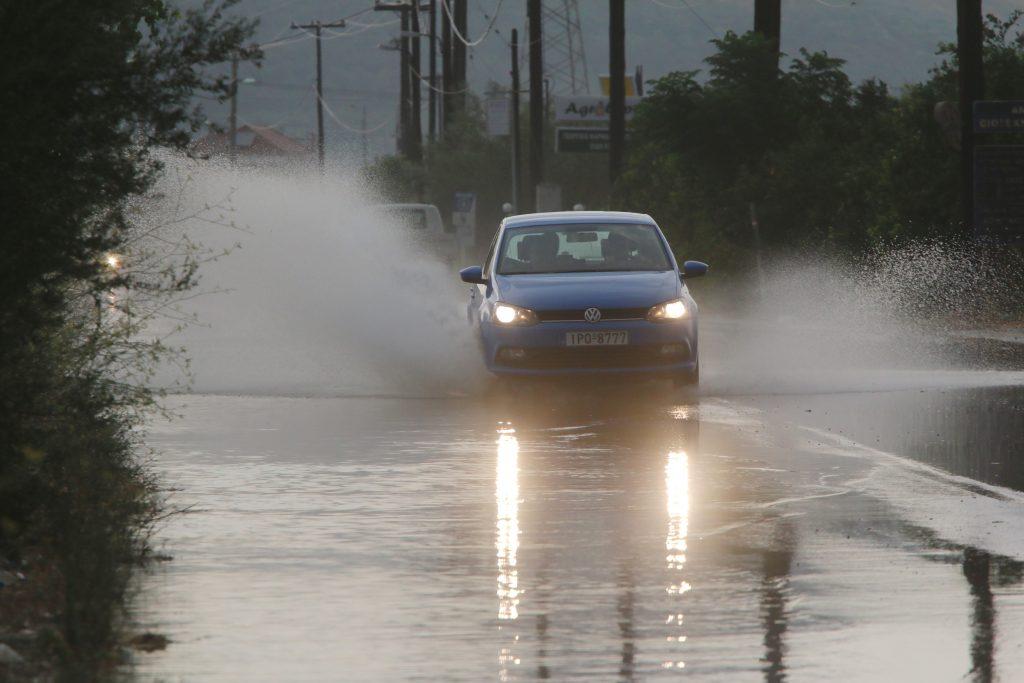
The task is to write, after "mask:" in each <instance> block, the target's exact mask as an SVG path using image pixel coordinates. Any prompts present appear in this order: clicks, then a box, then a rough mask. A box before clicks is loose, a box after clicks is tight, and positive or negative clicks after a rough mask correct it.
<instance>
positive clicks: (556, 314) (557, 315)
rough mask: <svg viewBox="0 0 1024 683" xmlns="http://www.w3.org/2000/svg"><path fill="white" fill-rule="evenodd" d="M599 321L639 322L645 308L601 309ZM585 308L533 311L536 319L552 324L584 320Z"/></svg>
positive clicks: (645, 311) (645, 315)
mask: <svg viewBox="0 0 1024 683" xmlns="http://www.w3.org/2000/svg"><path fill="white" fill-rule="evenodd" d="M599 310H600V311H601V321H602V322H603V321H605V320H641V319H643V318H646V317H647V309H646V308H602V309H599ZM584 311H586V309H585V308H578V309H569V310H558V311H535V313H536V314H537V319H538V320H540V321H541V322H554V321H556V320H570V321H576V320H584V318H583V313H584Z"/></svg>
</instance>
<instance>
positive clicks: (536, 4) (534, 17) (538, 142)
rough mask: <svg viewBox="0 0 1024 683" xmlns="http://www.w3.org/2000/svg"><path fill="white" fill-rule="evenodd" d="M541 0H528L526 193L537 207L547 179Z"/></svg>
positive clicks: (531, 202)
mask: <svg viewBox="0 0 1024 683" xmlns="http://www.w3.org/2000/svg"><path fill="white" fill-rule="evenodd" d="M540 10H541V6H540V0H527V3H526V17H527V21H528V22H529V32H530V188H529V191H528V192H527V197H529V199H530V204H531V205H533V206H534V207H535V208H536V204H537V185H539V184H540V183H541V182H543V181H544V52H543V34H542V33H541V25H540V21H541V19H540V15H541V11H540Z"/></svg>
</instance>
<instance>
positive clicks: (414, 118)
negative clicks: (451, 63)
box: [409, 0, 423, 162]
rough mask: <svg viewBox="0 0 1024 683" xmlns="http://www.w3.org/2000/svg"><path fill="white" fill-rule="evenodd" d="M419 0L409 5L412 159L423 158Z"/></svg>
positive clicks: (410, 134)
mask: <svg viewBox="0 0 1024 683" xmlns="http://www.w3.org/2000/svg"><path fill="white" fill-rule="evenodd" d="M418 2H419V0H415V2H414V3H413V4H412V5H410V7H409V13H410V14H411V16H412V22H411V28H412V33H413V36H412V37H410V38H409V41H410V44H411V46H412V52H411V53H410V55H409V59H410V60H411V62H412V64H411V68H410V69H409V87H411V88H412V99H411V101H410V103H409V115H410V118H409V121H410V123H411V124H412V125H411V126H410V128H411V130H410V131H409V137H410V141H409V158H410V159H411V160H413V161H417V162H418V161H422V160H423V119H422V111H421V110H422V106H421V102H422V100H421V95H422V90H421V89H420V74H421V73H423V71H422V69H421V68H420V41H421V38H420V8H419V5H418Z"/></svg>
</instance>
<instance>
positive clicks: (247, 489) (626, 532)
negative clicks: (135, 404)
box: [132, 373, 1024, 681]
mask: <svg viewBox="0 0 1024 683" xmlns="http://www.w3.org/2000/svg"><path fill="white" fill-rule="evenodd" d="M919 379H920V378H919ZM976 380H977V381H974V382H972V384H974V385H977V386H975V387H974V388H959V389H957V388H952V386H954V385H955V383H953V382H946V383H945V384H947V386H942V385H943V382H941V381H936V379H935V377H934V376H933V377H932V378H931V379H930V380H929V381H926V382H917V384H918V385H920V386H926V387H928V388H926V389H921V388H904V389H897V390H890V391H860V392H857V391H852V392H848V393H841V394H814V393H790V394H779V395H772V394H767V393H761V394H759V395H754V396H741V395H719V396H714V395H703V396H687V395H677V394H672V393H669V392H668V391H667V390H659V389H657V388H654V389H652V388H650V387H644V386H640V387H618V388H616V387H609V388H605V389H600V390H593V391H573V390H571V389H567V388H558V389H551V390H549V389H547V388H544V389H539V390H537V389H535V390H532V391H527V392H526V393H524V394H521V395H518V396H514V397H508V396H500V395H497V396H493V395H492V396H487V397H474V398H460V399H409V398H356V397H348V398H345V397H340V398H338V397H320V398H317V397H313V398H286V397H270V396H268V397H250V396H225V395H189V396H180V397H175V398H173V399H172V400H171V406H172V407H173V408H175V409H176V410H178V411H179V412H180V414H181V419H178V420H175V421H170V422H164V421H161V422H158V423H156V424H154V426H153V428H152V431H151V435H150V439H149V442H150V444H151V445H152V446H153V447H154V448H155V449H156V450H157V455H156V457H155V463H154V464H155V467H156V469H157V471H158V473H159V474H160V475H161V476H162V478H163V481H164V482H165V483H166V484H167V485H168V486H172V487H174V488H175V489H177V490H176V491H175V492H174V493H173V495H172V498H171V501H172V503H173V504H175V505H177V506H180V507H184V508H188V510H189V511H188V513H187V514H182V515H178V516H174V517H172V518H170V519H169V520H168V521H167V522H166V523H165V525H164V526H163V527H162V528H161V530H160V533H159V536H158V539H157V542H158V545H159V546H160V549H161V550H162V551H163V552H166V553H168V554H169V555H172V556H173V557H174V559H173V561H171V562H167V563H162V564H160V565H159V566H158V567H156V568H155V569H153V570H152V571H151V572H149V573H148V574H147V575H146V576H145V577H143V580H142V586H141V589H142V590H141V591H140V598H139V600H138V601H137V608H136V617H137V619H138V621H139V623H140V625H141V627H143V628H148V629H152V630H154V631H158V632H161V633H165V634H166V635H167V636H169V638H170V639H171V644H170V646H169V647H168V649H167V650H166V651H163V652H156V653H152V654H140V655H138V656H137V657H136V662H135V666H134V668H133V670H132V673H133V674H134V675H135V676H136V677H137V678H138V679H140V680H160V681H179V680H180V681H196V680H203V681H207V680H210V681H251V680H288V681H306V680H345V681H380V680H429V681H436V680H470V681H477V680H493V679H497V680H530V679H551V680H568V679H576V680H588V681H589V680H602V681H603V680H626V681H628V680H655V679H661V678H673V677H678V676H683V675H688V676H690V677H695V678H698V679H706V680H728V681H742V680H768V681H775V680H783V679H784V678H792V679H794V680H828V679H836V680H883V679H885V680H928V681H941V680H964V679H967V680H991V679H996V678H999V679H1001V680H1015V679H1019V677H1020V676H1021V675H1022V672H1024V533H1022V530H1024V494H1022V493H1020V492H1019V491H1020V490H1021V489H1022V488H1024V463H1022V459H1021V457H1020V456H1021V454H1022V452H1024V449H1022V445H1021V439H1022V435H1024V413H1022V410H1024V408H1022V404H1024V400H1022V399H1024V390H1022V389H1021V388H1020V386H1019V385H1020V378H1019V377H1017V376H1016V374H1015V373H1004V374H1003V375H1002V376H998V377H994V376H988V375H984V373H979V376H978V377H977V378H976ZM913 384H915V382H908V387H909V386H912V385H913ZM1000 384H1009V385H1017V386H1010V387H1008V388H1007V387H1000V386H998V385H1000ZM986 385H992V386H986Z"/></svg>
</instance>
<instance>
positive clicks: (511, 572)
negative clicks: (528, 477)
mask: <svg viewBox="0 0 1024 683" xmlns="http://www.w3.org/2000/svg"><path fill="white" fill-rule="evenodd" d="M512 431H514V430H508V428H505V429H503V430H500V433H499V435H498V464H497V477H496V479H495V490H494V495H495V498H496V502H497V508H498V510H497V538H496V539H495V542H494V545H495V548H496V549H497V554H498V618H499V619H515V618H517V617H518V616H519V571H518V569H517V568H516V555H517V554H518V552H519V440H518V439H517V438H516V436H515V434H514V433H511V432H512Z"/></svg>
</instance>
